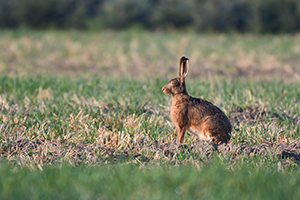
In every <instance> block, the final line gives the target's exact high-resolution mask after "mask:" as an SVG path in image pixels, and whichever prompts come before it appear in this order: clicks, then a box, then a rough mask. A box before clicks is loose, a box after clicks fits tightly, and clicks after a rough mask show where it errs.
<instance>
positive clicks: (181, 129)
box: [162, 56, 232, 144]
mask: <svg viewBox="0 0 300 200" xmlns="http://www.w3.org/2000/svg"><path fill="white" fill-rule="evenodd" d="M188 70H189V59H188V58H186V57H184V56H183V57H182V58H181V59H180V68H179V77H177V78H174V79H172V80H170V81H169V82H168V83H167V84H166V85H165V86H164V87H163V88H162V90H163V92H164V93H165V94H172V107H171V119H172V121H173V122H174V123H175V125H176V127H177V129H178V132H177V140H178V142H180V143H183V141H184V135H185V132H186V131H188V132H190V133H191V134H194V135H196V136H197V137H198V138H199V139H200V140H209V141H213V142H214V143H216V144H221V143H227V142H228V141H229V140H230V135H229V133H231V130H232V127H231V124H230V121H229V119H228V118H227V117H226V115H225V114H224V113H223V112H222V111H221V110H220V109H219V108H218V107H217V106H215V105H213V104H212V103H210V102H208V101H206V100H204V99H198V98H194V97H192V96H190V95H189V94H188V93H187V91H186V87H185V77H186V75H187V73H188Z"/></svg>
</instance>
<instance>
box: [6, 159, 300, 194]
mask: <svg viewBox="0 0 300 200" xmlns="http://www.w3.org/2000/svg"><path fill="white" fill-rule="evenodd" d="M0 177H1V179H0V191H1V194H0V198H1V199H31V200H34V199H200V198H201V199H298V198H299V195H300V193H299V186H300V181H299V180H300V177H299V173H296V174H290V173H278V172H276V170H268V169H261V170H256V169H252V170H250V171H249V168H247V167H243V166H241V169H236V170H234V171H228V170H226V169H224V168H223V167H222V166H220V165H219V163H218V162H213V161H212V162H211V163H210V164H208V165H205V166H204V167H203V168H202V169H201V170H200V169H197V168H195V167H191V166H188V165H184V166H177V167H167V166H152V167H142V168H139V166H137V165H133V164H127V165H126V164H125V165H120V164H118V165H114V166H110V165H102V166H97V167H92V166H90V167H84V166H77V167H71V166H70V165H67V164H62V165H59V166H47V167H45V168H44V170H43V171H38V170H32V169H28V168H24V169H19V168H18V167H17V166H15V167H13V168H12V167H11V165H8V164H4V163H2V164H1V165H0Z"/></svg>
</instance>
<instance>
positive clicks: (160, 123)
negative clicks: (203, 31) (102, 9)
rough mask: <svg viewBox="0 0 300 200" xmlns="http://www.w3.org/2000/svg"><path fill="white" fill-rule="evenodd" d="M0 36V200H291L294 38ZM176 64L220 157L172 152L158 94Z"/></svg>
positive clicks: (210, 148)
mask: <svg viewBox="0 0 300 200" xmlns="http://www.w3.org/2000/svg"><path fill="white" fill-rule="evenodd" d="M0 36H1V37H0V48H1V49H5V51H2V52H1V53H0V72H1V75H0V83H1V84H0V134H1V135H0V155H1V164H0V171H1V173H0V174H1V183H0V191H1V192H0V193H1V199H41V198H43V199H44V198H45V199H47V198H48V199H71V198H72V199H112V198H116V199H120V198H121V199H122V198H129V199H141V198H144V197H145V198H148V199H177V198H185V199H194V198H204V199H266V198H267V199H298V198H299V196H300V194H299V192H298V188H299V184H300V182H299V178H300V177H299V172H300V171H299V156H300V142H299V133H300V116H299V106H300V105H299V102H300V89H299V88H300V82H299V74H300V68H299V64H298V63H299V61H300V58H299V56H298V55H299V53H300V36H298V35H295V36H288V35H282V36H254V35H236V34H233V35H196V34H193V33H187V34H184V33H148V32H140V33H134V32H130V31H128V32H108V31H107V32H103V33H84V32H37V31H36V32H33V31H24V30H19V31H15V32H12V31H3V32H1V33H0ZM182 55H186V56H187V57H189V58H190V60H191V66H190V68H191V69H190V72H189V74H188V77H187V79H186V82H187V90H188V92H189V94H191V95H192V96H196V97H200V98H204V99H207V100H209V101H211V102H213V103H214V104H216V105H217V106H219V107H220V108H221V109H222V110H223V111H224V112H225V113H226V114H227V116H228V117H229V118H230V120H231V122H232V125H233V127H234V131H233V133H232V141H231V144H230V145H228V146H224V145H223V146H215V145H212V144H209V143H205V142H203V141H199V140H198V139H196V138H195V137H194V136H191V135H187V136H186V141H185V143H184V145H179V144H177V143H176V142H175V138H176V135H175V134H174V131H175V128H174V126H173V125H172V123H171V120H170V118H169V107H170V105H171V97H170V96H166V95H164V94H163V92H162V91H161V87H162V86H163V85H164V84H165V83H166V82H167V81H168V80H169V79H171V78H174V77H175V76H176V75H177V74H178V72H177V70H178V60H179V58H180V56H182ZM29 191H30V193H29Z"/></svg>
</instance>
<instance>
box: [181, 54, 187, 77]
mask: <svg viewBox="0 0 300 200" xmlns="http://www.w3.org/2000/svg"><path fill="white" fill-rule="evenodd" d="M188 72H189V59H188V58H186V57H184V56H182V57H181V59H180V68H179V77H181V78H184V77H185V76H186V75H187V74H188Z"/></svg>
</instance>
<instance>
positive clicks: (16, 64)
mask: <svg viewBox="0 0 300 200" xmlns="http://www.w3.org/2000/svg"><path fill="white" fill-rule="evenodd" d="M0 30H1V31H0V34H1V38H0V45H1V46H0V47H1V49H5V51H2V52H1V54H0V60H1V61H0V73H9V74H16V73H17V74H19V73H28V72H34V73H44V72H46V73H56V72H58V71H59V73H76V72H77V73H81V72H82V71H84V72H86V73H92V74H95V73H96V74H103V73H104V72H105V74H117V75H118V74H128V75H134V76H140V75H141V76H143V75H156V76H166V75H167V74H168V73H175V72H176V74H177V62H178V59H179V58H180V57H181V56H182V55H186V56H187V57H190V58H191V63H192V64H193V65H194V66H195V65H197V68H196V67H193V68H191V75H190V76H192V77H193V76H194V77H195V76H198V75H200V74H205V75H208V74H219V75H226V76H227V75H232V76H237V75H238V76H256V75H258V74H261V75H263V76H268V75H270V76H272V77H273V76H274V75H276V76H279V77H280V76H284V77H287V78H291V77H293V78H295V77H296V78H298V77H299V73H300V72H299V71H300V69H299V64H298V63H299V61H300V59H299V54H300V42H299V39H300V37H299V34H298V33H299V30H300V1H299V0H185V1H180V0H143V1H141V0H43V1H41V0H9V1H8V0H0ZM174 64H176V67H174Z"/></svg>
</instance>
